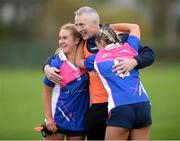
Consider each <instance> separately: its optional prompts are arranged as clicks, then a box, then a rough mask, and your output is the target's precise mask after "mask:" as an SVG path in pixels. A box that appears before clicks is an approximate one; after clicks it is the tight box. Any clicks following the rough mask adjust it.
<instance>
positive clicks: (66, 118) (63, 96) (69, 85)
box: [44, 52, 89, 131]
mask: <svg viewBox="0 0 180 141" xmlns="http://www.w3.org/2000/svg"><path fill="white" fill-rule="evenodd" d="M50 65H51V66H52V67H56V68H58V69H60V75H61V77H62V81H61V83H60V87H56V88H59V89H60V90H59V91H57V92H59V94H57V95H56V96H54V97H55V98H54V97H53V98H54V101H56V104H54V106H52V108H53V109H52V111H54V113H53V117H54V120H55V122H56V123H57V125H58V126H59V127H61V128H64V129H66V130H73V131H81V130H84V114H85V112H86V111H87V109H88V107H89V93H88V75H87V73H86V70H84V69H80V68H78V67H76V66H75V65H73V64H72V63H71V62H69V61H68V60H67V59H66V56H65V54H64V53H63V52H61V53H60V54H58V55H57V56H56V57H55V59H54V60H52V62H51V64H50ZM44 84H46V85H48V86H50V87H54V85H55V84H54V83H52V82H51V81H50V80H48V79H47V77H45V79H44Z"/></svg>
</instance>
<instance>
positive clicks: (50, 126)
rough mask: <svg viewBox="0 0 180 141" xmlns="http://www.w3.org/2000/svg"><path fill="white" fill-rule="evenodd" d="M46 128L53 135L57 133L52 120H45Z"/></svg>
mask: <svg viewBox="0 0 180 141" xmlns="http://www.w3.org/2000/svg"><path fill="white" fill-rule="evenodd" d="M46 127H47V128H48V130H50V131H52V132H53V133H55V132H56V131H57V127H56V123H55V122H54V120H53V119H52V118H49V119H46Z"/></svg>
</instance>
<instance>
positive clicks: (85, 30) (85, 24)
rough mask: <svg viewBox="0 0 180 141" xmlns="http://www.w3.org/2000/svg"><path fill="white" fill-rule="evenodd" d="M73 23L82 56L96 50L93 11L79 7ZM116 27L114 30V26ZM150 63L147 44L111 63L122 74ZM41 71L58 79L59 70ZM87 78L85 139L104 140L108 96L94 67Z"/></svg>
mask: <svg viewBox="0 0 180 141" xmlns="http://www.w3.org/2000/svg"><path fill="white" fill-rule="evenodd" d="M75 25H76V27H77V30H78V31H79V33H80V34H81V35H82V38H83V39H84V41H85V43H84V45H83V52H84V57H85V58H87V57H88V56H90V55H91V54H92V53H96V52H98V49H97V48H96V44H95V37H94V36H95V33H96V32H97V31H98V29H99V28H100V19H99V15H98V13H97V12H96V10H94V9H93V8H91V7H88V6H84V7H81V8H79V9H78V10H77V11H76V12H75ZM110 26H111V25H110ZM112 28H113V26H112ZM116 30H118V27H117V28H116ZM124 39H126V36H122V41H123V40H124ZM153 62H154V54H153V51H152V50H151V49H150V48H148V47H140V49H139V55H137V56H136V57H134V58H133V59H127V60H119V64H116V65H115V66H114V71H117V72H118V73H119V74H120V73H122V74H124V75H126V74H127V73H128V72H129V71H130V70H132V69H133V68H137V69H140V68H144V67H146V66H149V65H151V64H152V63H153ZM44 71H45V74H46V76H47V77H48V78H49V80H51V81H53V82H55V83H59V81H60V80H61V79H62V78H61V76H59V75H58V74H57V73H56V72H59V70H57V69H55V68H51V67H49V66H48V65H46V66H45V67H44ZM89 78H90V82H89V92H90V102H91V106H90V108H89V110H88V111H87V113H86V115H85V128H86V130H87V140H104V137H105V130H106V120H107V118H108V109H107V106H108V95H107V92H106V91H105V89H104V87H103V85H102V82H101V80H100V78H99V77H98V75H97V72H96V71H95V70H93V71H90V72H89Z"/></svg>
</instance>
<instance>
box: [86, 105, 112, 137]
mask: <svg viewBox="0 0 180 141" xmlns="http://www.w3.org/2000/svg"><path fill="white" fill-rule="evenodd" d="M107 118H108V103H107V102H105V103H98V104H92V106H91V107H90V108H89V110H88V111H87V113H86V114H85V128H86V134H87V140H104V137H105V132H106V121H107Z"/></svg>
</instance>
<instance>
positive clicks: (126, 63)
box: [113, 58, 137, 78]
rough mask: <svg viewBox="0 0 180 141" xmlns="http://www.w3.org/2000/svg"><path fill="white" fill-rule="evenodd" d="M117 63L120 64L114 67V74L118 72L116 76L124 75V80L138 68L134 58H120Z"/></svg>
mask: <svg viewBox="0 0 180 141" xmlns="http://www.w3.org/2000/svg"><path fill="white" fill-rule="evenodd" d="M116 61H118V63H116V64H115V65H113V72H117V74H116V75H120V74H123V77H122V78H124V77H125V76H126V75H127V74H128V72H130V71H131V70H132V69H134V68H135V67H136V66H137V61H136V60H135V59H134V58H131V59H123V60H122V59H120V58H119V59H117V60H116Z"/></svg>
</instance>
